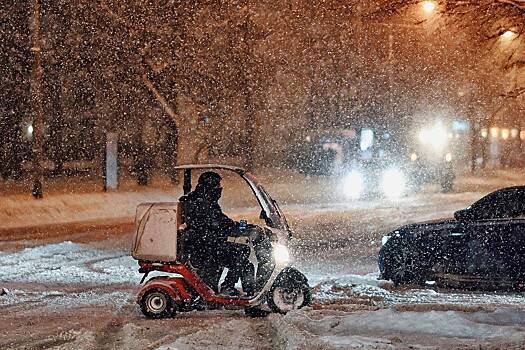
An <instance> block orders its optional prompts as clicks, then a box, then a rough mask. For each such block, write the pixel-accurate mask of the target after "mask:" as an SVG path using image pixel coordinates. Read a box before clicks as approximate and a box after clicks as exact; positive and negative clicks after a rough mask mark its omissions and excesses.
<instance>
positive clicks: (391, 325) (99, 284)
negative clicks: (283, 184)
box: [0, 192, 525, 349]
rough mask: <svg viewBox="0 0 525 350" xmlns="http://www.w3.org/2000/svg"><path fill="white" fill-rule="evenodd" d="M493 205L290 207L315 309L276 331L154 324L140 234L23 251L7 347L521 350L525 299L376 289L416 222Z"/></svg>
mask: <svg viewBox="0 0 525 350" xmlns="http://www.w3.org/2000/svg"><path fill="white" fill-rule="evenodd" d="M481 195H482V194H481V193H476V192H465V193H456V194H432V193H431V194H429V193H427V194H425V195H418V196H411V197H407V198H403V199H401V200H399V201H395V202H382V201H379V200H378V201H371V202H353V203H344V202H338V203H325V204H316V205H312V204H300V203H289V204H288V205H287V206H286V207H285V208H284V209H285V212H286V213H287V215H288V216H289V220H290V222H291V224H292V226H293V227H294V229H295V233H296V236H295V237H296V239H295V242H294V245H293V247H292V248H293V252H294V256H295V257H296V259H295V265H296V266H297V267H299V269H300V270H302V271H304V272H305V273H306V274H307V276H308V278H309V280H310V282H311V285H312V286H314V304H313V306H312V307H310V308H308V309H305V310H300V311H297V312H294V313H291V314H288V315H286V316H281V315H271V316H270V317H268V318H264V319H250V318H247V317H245V316H244V315H243V313H242V312H239V311H228V310H221V311H208V312H192V313H188V314H182V315H179V316H177V317H176V318H174V319H170V320H161V321H154V320H146V319H144V318H143V317H142V316H141V314H140V313H139V311H138V308H137V306H136V304H135V302H134V296H135V291H136V288H137V286H138V281H139V280H140V275H139V274H138V273H137V265H136V262H135V261H134V260H133V259H131V258H130V257H129V254H128V245H129V237H130V233H127V234H125V235H120V236H116V237H114V238H110V239H102V240H101V239H100V237H99V238H96V239H93V240H89V239H86V237H84V236H83V237H82V238H81V239H75V238H71V237H70V238H68V240H60V239H58V240H57V239H54V240H53V241H50V242H45V243H44V244H41V243H39V244H36V245H35V243H34V242H30V241H25V242H19V244H21V245H25V246H26V248H24V249H11V248H10V249H7V250H4V251H3V252H0V287H4V288H6V289H7V293H6V294H4V295H2V296H0V310H2V313H1V315H0V324H1V325H2V326H1V327H2V333H3V334H4V336H2V338H0V347H1V348H3V349H9V348H35V349H37V348H38V349H45V348H59V349H100V348H107V349H114V348H116V349H144V348H149V349H207V348H215V349H239V348H241V349H245V348H246V349H270V348H282V349H353V348H374V349H406V348H411V347H412V348H414V347H415V348H418V347H421V348H433V347H438V348H461V349H468V348H473V349H474V348H476V349H478V348H479V347H480V346H481V347H484V348H494V349H496V348H497V349H506V348H516V349H521V348H522V346H523V345H522V344H524V341H525V296H524V295H521V294H516V293H483V292H457V291H444V290H433V289H410V288H404V289H395V288H393V286H392V285H391V284H390V283H388V282H384V281H377V280H376V277H377V267H376V255H377V251H378V249H379V246H380V240H381V235H382V233H384V232H386V231H388V230H390V229H392V228H394V227H396V226H399V225H401V224H404V223H406V222H411V221H417V220H427V219H433V218H440V217H446V216H450V215H451V213H452V212H453V211H454V210H457V209H459V208H462V207H465V206H466V205H467V204H469V203H471V202H472V201H473V200H475V199H477V198H479V197H480V196H481ZM255 215H256V213H255V212H249V211H245V212H244V213H243V216H244V217H247V218H251V217H252V216H255ZM4 244H5V243H4ZM5 246H6V247H7V246H8V245H5Z"/></svg>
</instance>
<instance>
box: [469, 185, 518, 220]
mask: <svg viewBox="0 0 525 350" xmlns="http://www.w3.org/2000/svg"><path fill="white" fill-rule="evenodd" d="M469 210H471V211H472V213H473V215H474V218H475V219H478V220H483V219H505V218H515V217H520V216H525V188H520V187H514V188H506V189H502V190H499V191H496V192H492V193H490V194H488V195H486V196H485V197H483V198H481V199H480V200H479V201H477V202H476V203H474V204H472V206H470V208H469Z"/></svg>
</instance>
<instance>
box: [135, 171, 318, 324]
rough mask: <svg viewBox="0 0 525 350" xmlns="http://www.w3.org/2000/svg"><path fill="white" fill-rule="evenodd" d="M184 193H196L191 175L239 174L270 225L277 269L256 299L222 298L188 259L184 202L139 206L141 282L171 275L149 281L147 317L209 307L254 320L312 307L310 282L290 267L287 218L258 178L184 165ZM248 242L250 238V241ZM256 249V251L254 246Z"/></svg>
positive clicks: (142, 295) (143, 293) (144, 296)
mask: <svg viewBox="0 0 525 350" xmlns="http://www.w3.org/2000/svg"><path fill="white" fill-rule="evenodd" d="M175 169H176V170H180V171H183V173H184V177H183V179H184V182H183V191H184V194H188V193H189V192H190V191H191V189H192V183H191V181H192V172H195V171H198V172H202V171H207V170H219V171H230V172H233V173H236V174H237V175H239V176H240V177H241V178H242V179H243V180H244V181H245V182H246V184H247V185H248V186H249V187H250V189H251V190H252V192H253V194H254V195H255V197H256V199H257V201H258V203H259V205H260V207H261V213H260V218H261V219H262V220H264V222H265V226H266V227H265V228H264V230H265V232H266V233H267V234H268V235H269V236H270V237H269V239H270V241H271V246H272V252H271V253H272V256H273V261H272V263H273V264H272V265H273V271H272V273H271V275H270V276H269V277H268V278H267V280H266V281H262V283H260V286H261V287H260V288H259V289H258V290H257V291H256V293H255V294H254V295H252V296H246V295H239V296H231V295H221V294H217V293H215V291H214V290H213V288H211V287H210V286H208V285H207V284H206V283H204V282H203V280H202V279H201V278H200V277H199V272H198V269H196V268H194V267H193V266H192V265H191V262H190V261H187V260H186V255H185V254H184V240H183V239H181V235H182V234H183V233H184V229H185V225H184V222H183V219H182V213H181V210H182V208H181V203H179V202H175V203H143V204H140V205H139V206H138V207H137V213H136V218H135V235H134V239H133V247H132V256H133V258H135V259H136V260H138V263H139V266H140V268H139V272H140V273H143V274H144V275H143V278H142V280H141V284H142V283H143V282H144V281H145V280H146V278H147V276H148V274H149V273H150V272H153V271H157V272H163V273H168V274H169V275H167V276H156V277H153V278H150V279H149V280H148V281H147V282H146V283H145V284H144V286H143V287H142V288H141V289H140V291H139V292H138V297H137V302H138V304H139V305H140V308H141V310H142V312H143V314H144V315H145V316H146V317H150V318H165V317H173V316H174V315H175V314H176V313H177V312H185V311H191V310H203V309H207V308H220V307H223V306H227V307H228V308H229V309H231V308H239V309H244V310H245V312H246V314H248V315H250V316H264V315H266V314H268V313H270V312H277V313H283V314H284V313H286V312H288V311H291V310H294V309H298V308H301V307H303V306H306V305H308V304H310V302H311V290H310V287H309V286H308V280H307V278H306V277H305V276H304V275H303V274H302V273H301V272H299V271H298V270H297V269H295V268H293V267H291V266H289V263H290V257H289V252H288V248H287V243H288V240H289V239H290V238H291V237H292V231H291V230H290V228H289V226H288V223H287V221H286V218H285V216H284V214H283V213H282V211H281V210H280V208H279V206H278V205H277V203H276V201H275V200H273V199H272V198H271V197H270V195H269V194H268V193H267V192H266V190H265V189H264V187H262V186H261V185H260V184H259V183H258V182H257V180H256V178H255V177H254V176H253V175H251V174H250V173H248V172H247V171H245V170H244V169H242V168H239V167H234V166H228V165H215V164H204V165H197V164H193V165H181V166H177V167H176V168H175ZM247 243H248V244H249V240H248V242H247ZM250 246H252V249H253V245H250Z"/></svg>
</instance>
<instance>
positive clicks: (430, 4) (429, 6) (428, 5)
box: [421, 1, 436, 13]
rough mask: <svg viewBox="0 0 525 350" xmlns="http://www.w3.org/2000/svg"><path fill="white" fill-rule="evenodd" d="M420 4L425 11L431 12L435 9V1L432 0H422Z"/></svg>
mask: <svg viewBox="0 0 525 350" xmlns="http://www.w3.org/2000/svg"><path fill="white" fill-rule="evenodd" d="M421 6H422V7H423V11H425V12H426V13H432V12H434V10H435V9H436V3H435V2H434V1H423V2H422V3H421Z"/></svg>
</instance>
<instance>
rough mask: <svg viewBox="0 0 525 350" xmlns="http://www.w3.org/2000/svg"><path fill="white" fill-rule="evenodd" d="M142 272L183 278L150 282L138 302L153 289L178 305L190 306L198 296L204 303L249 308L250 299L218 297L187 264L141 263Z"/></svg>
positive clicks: (162, 278) (143, 288)
mask: <svg viewBox="0 0 525 350" xmlns="http://www.w3.org/2000/svg"><path fill="white" fill-rule="evenodd" d="M139 265H140V271H141V272H144V273H149V272H150V271H161V272H168V273H176V274H179V275H181V276H182V277H168V276H166V277H157V278H152V279H151V280H149V281H148V282H147V283H146V284H145V285H144V286H143V287H142V288H141V289H140V291H139V293H138V300H140V299H141V298H142V297H143V296H144V294H146V292H148V291H149V290H151V289H162V290H165V291H166V292H167V293H168V294H169V295H170V296H171V298H172V299H173V300H174V301H176V302H178V303H185V304H189V303H191V301H192V300H194V299H195V298H196V297H197V296H200V297H201V298H202V300H203V301H205V302H206V303H210V304H216V305H238V306H241V307H244V306H248V305H249V301H250V298H249V297H233V296H224V295H216V294H215V292H214V291H213V290H212V289H211V288H210V287H209V286H208V285H207V284H206V283H204V282H203V281H202V280H201V278H200V277H199V276H198V275H197V274H196V273H195V272H193V271H192V269H191V268H190V267H188V266H187V265H186V264H179V263H150V262H143V261H139Z"/></svg>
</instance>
